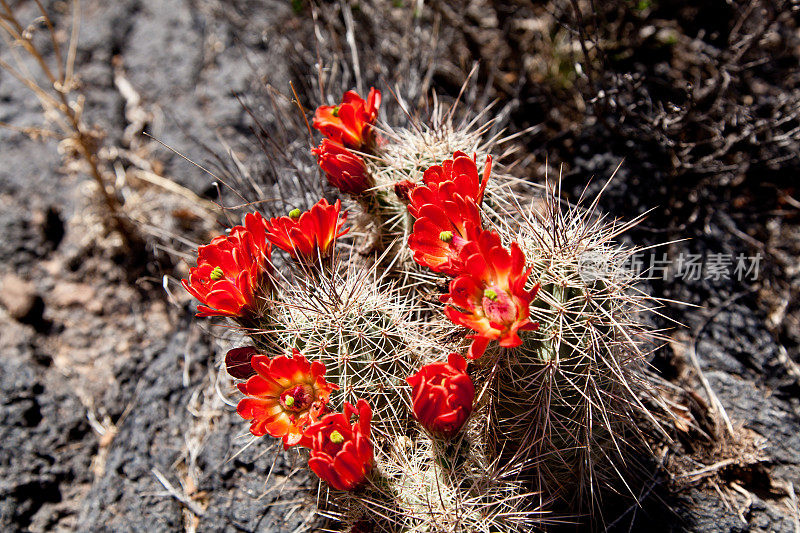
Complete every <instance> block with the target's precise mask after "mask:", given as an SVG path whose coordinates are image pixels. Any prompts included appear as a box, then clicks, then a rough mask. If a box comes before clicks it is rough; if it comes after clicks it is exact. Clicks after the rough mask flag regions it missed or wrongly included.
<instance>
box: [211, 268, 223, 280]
mask: <svg viewBox="0 0 800 533" xmlns="http://www.w3.org/2000/svg"><path fill="white" fill-rule="evenodd" d="M224 276H225V272H223V271H222V269H221V268H220V267H218V266H217V267H214V270H212V271H211V274H209V276H208V277H209V278H211V281H217V280H218V279H222V278H223V277H224Z"/></svg>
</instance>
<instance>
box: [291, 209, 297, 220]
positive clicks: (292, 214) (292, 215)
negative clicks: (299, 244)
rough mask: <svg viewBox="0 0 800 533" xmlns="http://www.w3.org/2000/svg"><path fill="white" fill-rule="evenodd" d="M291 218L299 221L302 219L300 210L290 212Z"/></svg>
mask: <svg viewBox="0 0 800 533" xmlns="http://www.w3.org/2000/svg"><path fill="white" fill-rule="evenodd" d="M289 218H291V219H292V220H297V219H298V218H300V210H299V209H292V210H291V211H289Z"/></svg>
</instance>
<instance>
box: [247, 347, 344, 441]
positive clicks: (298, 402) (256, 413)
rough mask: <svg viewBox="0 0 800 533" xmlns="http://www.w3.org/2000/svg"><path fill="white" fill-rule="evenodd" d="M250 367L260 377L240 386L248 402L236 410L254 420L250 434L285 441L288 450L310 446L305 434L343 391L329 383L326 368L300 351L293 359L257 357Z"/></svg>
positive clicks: (294, 351)
mask: <svg viewBox="0 0 800 533" xmlns="http://www.w3.org/2000/svg"><path fill="white" fill-rule="evenodd" d="M250 365H251V367H252V369H253V371H255V373H256V375H255V376H252V377H251V378H250V379H248V380H247V381H246V382H244V383H239V384H238V387H239V390H240V391H242V393H244V394H245V395H246V396H247V398H243V399H242V400H241V401H240V402H239V405H238V406H237V407H236V411H237V412H238V413H239V415H240V416H241V417H242V418H244V419H245V420H252V422H251V424H250V433H252V434H253V435H255V436H256V437H260V436H262V435H265V434H267V433H269V434H270V435H272V436H273V437H277V438H282V439H283V445H284V447H286V448H288V447H289V446H294V445H295V444H301V445H306V444H307V443H308V442H309V441H306V440H304V438H303V431H304V430H305V429H306V428H307V427H308V426H309V425H311V424H313V423H314V422H316V421H317V420H318V419H319V417H320V416H322V415H324V414H325V412H326V411H327V404H328V399H329V397H330V394H331V391H334V390H338V388H339V387H338V386H336V385H335V384H333V383H328V382H327V381H325V365H324V364H322V363H319V362H317V361H315V362H313V363H311V362H309V361H308V359H306V358H305V357H303V355H302V354H301V353H300V352H299V351H297V349H294V350H292V356H291V357H288V356H285V355H281V356H278V357H275V358H274V359H270V358H269V357H267V356H266V355H254V356H253V358H252V359H251V360H250Z"/></svg>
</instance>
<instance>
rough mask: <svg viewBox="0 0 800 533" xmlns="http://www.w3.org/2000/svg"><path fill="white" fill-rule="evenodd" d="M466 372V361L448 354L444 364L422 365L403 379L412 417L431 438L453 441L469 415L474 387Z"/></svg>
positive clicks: (458, 356) (455, 355)
mask: <svg viewBox="0 0 800 533" xmlns="http://www.w3.org/2000/svg"><path fill="white" fill-rule="evenodd" d="M466 370H467V361H466V360H465V359H464V358H463V357H462V356H461V355H459V354H457V353H451V354H450V355H448V356H447V362H446V363H444V362H442V363H433V364H430V365H425V366H423V367H422V368H420V369H419V372H417V373H416V374H414V375H413V376H411V377H409V378H406V381H407V382H408V384H409V385H411V389H412V391H411V402H412V405H413V409H414V417H415V418H416V419H417V420H419V423H420V424H422V425H423V426H424V427H425V429H427V430H428V431H430V432H431V433H433V434H434V435H438V436H440V437H443V438H446V439H449V438H452V437H454V436H455V435H456V434H457V433H458V432H459V431H460V430H461V427H462V426H463V425H464V422H466V421H467V418H469V414H470V413H471V412H472V400H473V399H474V398H475V387H474V386H473V384H472V380H471V379H470V378H469V376H468V375H467V373H466Z"/></svg>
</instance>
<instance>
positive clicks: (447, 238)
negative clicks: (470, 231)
mask: <svg viewBox="0 0 800 533" xmlns="http://www.w3.org/2000/svg"><path fill="white" fill-rule="evenodd" d="M439 240H441V241H442V242H446V243H449V242H451V241H452V240H453V232H452V231H443V232H441V233H440V234H439Z"/></svg>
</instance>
